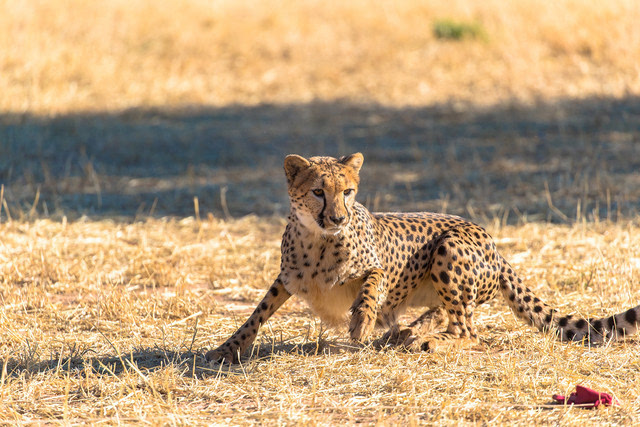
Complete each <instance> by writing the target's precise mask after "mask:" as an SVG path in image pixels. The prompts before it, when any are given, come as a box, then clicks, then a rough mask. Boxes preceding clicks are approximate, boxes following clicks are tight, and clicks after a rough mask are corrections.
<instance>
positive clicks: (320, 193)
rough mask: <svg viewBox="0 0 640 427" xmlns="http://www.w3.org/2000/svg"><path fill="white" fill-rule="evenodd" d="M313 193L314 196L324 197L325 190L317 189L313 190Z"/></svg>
mask: <svg viewBox="0 0 640 427" xmlns="http://www.w3.org/2000/svg"><path fill="white" fill-rule="evenodd" d="M311 191H312V192H313V195H314V196H316V197H324V190H322V189H320V188H317V189H315V190H311Z"/></svg>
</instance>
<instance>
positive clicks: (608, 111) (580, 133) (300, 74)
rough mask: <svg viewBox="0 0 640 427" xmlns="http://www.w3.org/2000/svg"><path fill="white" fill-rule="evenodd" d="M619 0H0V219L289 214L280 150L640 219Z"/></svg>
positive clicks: (440, 187)
mask: <svg viewBox="0 0 640 427" xmlns="http://www.w3.org/2000/svg"><path fill="white" fill-rule="evenodd" d="M638 22H640V2H637V1H636V0H610V1H606V2H603V1H601V0H557V1H554V2H540V1H537V0H514V1H509V2H505V1H502V0H486V1H483V2H477V1H474V0H448V1H428V0H425V1H418V0H394V1H391V0H381V1H364V0H353V1H349V2H343V1H337V0H325V1H316V0H298V1H282V0H274V1H264V2H256V1H249V0H218V1H205V0H173V1H167V2H162V3H160V2H156V1H151V0H126V1H125V0H111V1H109V2H97V1H89V2H87V1H83V0H49V1H44V0H42V1H39V0H21V1H8V0H6V1H3V0H0V184H2V186H3V187H2V188H3V190H2V194H1V195H0V196H1V197H0V199H1V200H0V206H2V209H1V211H0V220H1V221H5V220H7V219H8V218H13V219H22V220H25V219H26V220H28V219H31V218H36V217H52V218H62V217H63V216H66V217H68V218H71V219H74V218H78V217H81V216H83V215H86V216H89V217H116V218H122V219H124V220H131V219H135V218H143V217H146V216H149V215H151V216H167V215H171V216H178V217H182V216H189V215H194V213H196V204H195V203H194V198H196V199H197V209H198V213H199V214H200V215H203V216H204V215H208V214H211V215H213V216H215V217H221V218H232V217H239V216H244V215H247V214H257V215H260V216H272V215H276V216H283V215H286V214H287V212H288V202H287V197H286V188H285V180H284V175H283V171H282V161H283V158H284V156H285V155H286V154H289V153H298V154H302V155H308V156H310V155H317V154H322V155H332V156H339V155H344V154H348V153H351V152H354V151H361V152H362V153H363V154H364V156H365V165H364V168H363V172H362V175H363V179H362V184H361V191H360V194H359V196H358V198H359V200H360V201H361V202H363V203H364V204H365V205H366V206H367V207H369V208H370V209H373V210H407V211H412V210H437V211H446V212H449V213H455V214H459V215H463V216H466V217H471V218H472V219H474V220H476V221H479V222H483V223H486V222H491V221H500V222H502V223H514V222H522V221H538V220H542V221H554V222H573V221H576V220H578V221H580V220H584V219H586V220H618V219H621V218H627V217H632V216H635V215H637V213H638V211H639V209H640V175H639V174H638V171H640V97H639V96H640V60H639V58H640V25H638Z"/></svg>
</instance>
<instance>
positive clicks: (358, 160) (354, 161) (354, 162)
mask: <svg viewBox="0 0 640 427" xmlns="http://www.w3.org/2000/svg"><path fill="white" fill-rule="evenodd" d="M362 162H364V156H363V155H362V153H354V154H351V155H349V156H344V157H341V158H340V163H342V164H343V165H346V166H350V167H352V168H353V169H354V170H355V171H356V173H358V172H360V168H361V167H362Z"/></svg>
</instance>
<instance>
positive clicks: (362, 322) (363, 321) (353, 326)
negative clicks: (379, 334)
mask: <svg viewBox="0 0 640 427" xmlns="http://www.w3.org/2000/svg"><path fill="white" fill-rule="evenodd" d="M375 323H376V322H375V318H374V317H372V316H368V315H365V314H364V313H362V312H361V311H356V312H355V313H353V316H352V317H351V323H350V325H349V335H350V336H351V339H352V340H353V341H357V342H362V341H363V340H364V339H365V338H367V337H368V336H369V335H371V332H372V331H373V328H374V326H375Z"/></svg>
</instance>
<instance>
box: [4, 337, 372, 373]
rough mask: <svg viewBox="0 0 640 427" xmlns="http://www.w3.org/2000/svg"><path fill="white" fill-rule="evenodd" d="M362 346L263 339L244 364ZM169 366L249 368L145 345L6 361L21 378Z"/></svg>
mask: <svg viewBox="0 0 640 427" xmlns="http://www.w3.org/2000/svg"><path fill="white" fill-rule="evenodd" d="M359 350H361V347H359V346H354V345H352V344H349V343H346V342H341V341H336V342H330V341H326V340H319V341H318V342H306V343H297V344H294V343H286V342H279V343H275V342H262V343H257V344H256V345H254V346H253V348H252V349H251V350H250V351H247V352H246V354H244V355H243V357H242V361H243V363H247V362H250V361H254V362H256V361H260V360H262V359H268V358H270V357H277V355H282V354H295V355H301V356H314V355H319V354H323V355H330V354H335V353H345V352H355V351H359ZM166 367H172V368H174V369H175V370H176V371H177V372H178V374H179V375H182V376H186V377H198V378H204V377H207V376H211V375H216V376H217V375H235V374H241V375H243V374H245V373H246V368H245V367H243V366H241V365H229V364H228V363H223V364H221V363H213V364H211V365H210V364H209V363H208V362H207V361H206V360H205V358H204V352H193V351H191V350H187V349H185V350H184V351H171V350H166V349H163V348H160V347H153V348H144V349H139V350H136V351H132V352H128V353H123V354H121V355H119V356H113V355H111V356H99V357H94V356H93V353H92V352H85V353H84V354H75V355H68V356H63V355H60V356H58V357H53V358H51V359H48V360H34V358H33V357H23V358H20V359H17V358H16V359H14V358H12V359H9V360H7V361H6V373H7V375H10V376H14V377H19V376H20V375H22V374H23V373H28V374H34V373H39V372H75V373H78V374H80V375H86V374H87V370H89V371H91V373H92V375H102V376H116V375H121V374H123V373H134V374H135V375H139V374H140V373H142V374H143V375H145V374H148V373H149V372H153V371H156V370H159V369H163V368H166Z"/></svg>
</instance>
